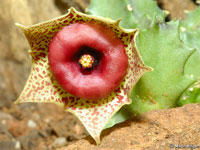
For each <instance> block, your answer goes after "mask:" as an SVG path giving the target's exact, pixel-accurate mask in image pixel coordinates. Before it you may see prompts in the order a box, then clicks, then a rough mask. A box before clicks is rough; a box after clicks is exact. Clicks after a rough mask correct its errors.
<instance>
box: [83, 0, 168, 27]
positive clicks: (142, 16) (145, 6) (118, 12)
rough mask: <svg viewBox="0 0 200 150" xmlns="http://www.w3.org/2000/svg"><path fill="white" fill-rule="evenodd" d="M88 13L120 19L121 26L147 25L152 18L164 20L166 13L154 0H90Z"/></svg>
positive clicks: (158, 20) (159, 20)
mask: <svg viewBox="0 0 200 150" xmlns="http://www.w3.org/2000/svg"><path fill="white" fill-rule="evenodd" d="M87 10H88V14H92V15H96V16H103V17H108V18H112V19H115V20H117V19H122V20H121V22H120V25H121V26H122V27H123V28H136V27H138V28H143V27H148V26H149V25H150V24H151V22H152V20H153V18H156V21H157V22H164V20H165V16H166V14H165V13H164V12H163V11H162V10H161V9H160V8H159V7H158V6H157V4H156V2H155V1H154V0H142V1H141V0H109V1H108V0H91V1H90V6H89V8H88V9H87Z"/></svg>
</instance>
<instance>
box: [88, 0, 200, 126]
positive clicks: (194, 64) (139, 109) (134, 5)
mask: <svg viewBox="0 0 200 150" xmlns="http://www.w3.org/2000/svg"><path fill="white" fill-rule="evenodd" d="M109 2H110V3H112V5H108V4H107V2H106V0H103V1H102V0H101V1H100V0H91V5H90V7H89V9H88V13H89V14H92V15H99V16H104V17H108V18H115V19H119V18H121V19H122V22H121V24H120V25H121V26H122V27H124V28H130V29H131V28H135V27H137V28H139V29H140V31H139V34H138V35H137V37H136V47H137V49H138V51H139V52H140V54H141V56H142V58H143V60H144V62H145V64H147V65H148V66H150V67H152V68H153V69H154V71H153V72H148V73H146V74H145V75H143V76H142V78H141V79H140V80H139V82H138V83H137V84H136V85H135V87H134V88H133V90H132V93H131V98H132V103H131V104H130V105H127V106H124V107H122V108H121V109H120V111H119V112H117V113H116V114H115V115H114V116H113V117H112V118H111V119H110V121H109V122H108V123H107V126H106V128H108V127H111V126H113V125H115V124H116V123H119V122H122V121H124V120H127V119H129V118H131V117H133V116H134V115H138V114H141V113H144V112H147V111H150V110H155V109H164V108H172V107H176V106H181V105H183V102H180V101H182V97H183V96H181V94H182V93H183V92H184V91H186V93H188V92H187V91H188V89H190V88H188V87H190V86H192V85H193V84H194V85H196V82H197V80H198V79H199V78H200V69H199V68H200V56H199V54H200V53H199V50H198V48H197V47H199V43H200V42H199V35H200V34H199V20H200V19H199V16H200V11H199V8H198V9H197V10H195V11H194V12H191V13H189V14H188V17H187V19H186V20H184V21H180V20H177V21H176V20H172V21H170V22H165V17H166V15H167V13H168V12H166V11H162V10H160V9H159V8H158V6H157V5H156V2H155V1H154V0H145V2H144V1H139V0H131V1H120V0H118V1H116V0H111V1H109ZM113 5H115V6H118V7H113ZM120 6H121V7H120ZM100 7H103V8H104V9H100ZM120 8H121V9H120ZM130 8H131V9H130ZM104 10H106V11H104ZM113 12H114V13H113ZM127 14H128V15H127ZM127 16H128V17H127ZM184 29H185V30H186V31H185V30H184ZM183 30H184V31H183ZM194 85H193V86H194ZM195 87H196V86H195ZM196 88H197V87H196ZM195 91H196V90H195ZM198 94H199V92H194V95H196V96H197V100H196V102H198ZM188 96H189V95H188ZM191 99H193V98H191ZM194 101H195V100H193V101H192V100H191V101H190V102H188V103H192V102H194Z"/></svg>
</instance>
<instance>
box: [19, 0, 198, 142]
mask: <svg viewBox="0 0 200 150" xmlns="http://www.w3.org/2000/svg"><path fill="white" fill-rule="evenodd" d="M102 8H103V9H102ZM87 12H88V14H90V15H92V16H90V15H86V14H83V13H79V12H77V11H75V10H74V9H73V8H71V9H70V11H69V13H68V14H66V15H64V16H61V17H58V18H56V19H53V20H50V21H47V22H43V23H40V24H36V25H33V26H28V27H25V26H22V25H19V24H18V26H19V27H20V28H21V29H22V30H23V32H24V33H25V35H26V37H27V39H28V41H29V43H30V46H31V50H30V55H31V57H32V62H33V63H32V71H31V74H30V77H29V79H28V81H27V83H26V85H25V88H24V90H23V92H22V94H21V95H20V97H19V99H18V100H17V101H16V103H21V102H50V103H55V104H58V105H59V106H61V107H63V108H64V109H65V110H67V111H69V112H71V113H73V114H74V115H76V116H77V117H78V118H79V119H80V121H81V122H82V123H83V125H84V126H85V128H86V129H87V130H88V132H89V133H90V135H91V136H92V137H93V138H94V139H95V141H96V142H97V144H99V143H100V133H101V131H102V130H103V128H108V127H111V126H113V125H115V124H116V123H119V122H122V121H124V120H127V119H129V118H131V117H133V116H134V115H138V114H141V113H144V112H147V111H150V110H155V109H164V108H172V107H176V106H182V105H184V104H187V103H197V102H200V86H199V85H200V18H199V17H198V16H200V9H199V8H198V9H197V10H195V11H193V12H191V13H189V14H188V17H187V19H186V20H184V21H180V20H172V21H170V22H165V17H166V15H167V13H166V12H164V11H162V10H161V9H160V8H159V7H158V6H157V4H156V2H155V1H154V0H144V1H141V0H129V1H128V0H123V1H122V0H109V3H108V1H107V0H91V4H90V7H89V8H88V9H87ZM103 17H105V18H103ZM112 19H115V20H116V21H113V20H112ZM120 19H121V22H120ZM120 26H121V27H120ZM123 28H126V29H123ZM135 28H138V29H139V32H138V29H135ZM114 50H116V51H114ZM138 51H139V53H140V54H139V53H138ZM63 54H64V55H63ZM140 55H141V57H142V59H141V57H140ZM143 61H144V63H143ZM144 64H146V65H147V66H149V67H147V66H146V65H144ZM150 67H151V68H153V71H152V69H151V68H150ZM150 70H151V72H150ZM145 72H147V73H145ZM144 73H145V74H144ZM143 74H144V75H143ZM140 77H141V78H140ZM139 79H140V80H139ZM138 80H139V81H138ZM137 81H138V82H137ZM136 82H137V84H136ZM125 104H129V105H125ZM120 108H121V109H120ZM119 109H120V110H119ZM111 117H112V118H111Z"/></svg>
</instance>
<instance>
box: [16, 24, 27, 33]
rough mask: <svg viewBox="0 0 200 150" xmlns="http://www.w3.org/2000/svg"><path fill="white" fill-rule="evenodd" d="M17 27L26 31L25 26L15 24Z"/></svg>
mask: <svg viewBox="0 0 200 150" xmlns="http://www.w3.org/2000/svg"><path fill="white" fill-rule="evenodd" d="M15 25H16V26H17V27H18V28H20V29H21V30H23V31H24V30H25V29H26V27H25V26H24V25H22V24H20V23H15Z"/></svg>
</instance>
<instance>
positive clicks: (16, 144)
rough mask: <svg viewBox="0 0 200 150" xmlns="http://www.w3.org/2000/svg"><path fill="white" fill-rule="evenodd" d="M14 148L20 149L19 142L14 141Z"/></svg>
mask: <svg viewBox="0 0 200 150" xmlns="http://www.w3.org/2000/svg"><path fill="white" fill-rule="evenodd" d="M15 149H21V144H20V142H19V141H16V142H15Z"/></svg>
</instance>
